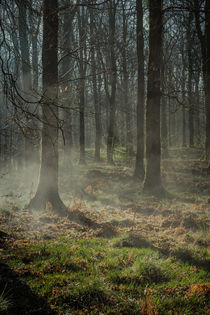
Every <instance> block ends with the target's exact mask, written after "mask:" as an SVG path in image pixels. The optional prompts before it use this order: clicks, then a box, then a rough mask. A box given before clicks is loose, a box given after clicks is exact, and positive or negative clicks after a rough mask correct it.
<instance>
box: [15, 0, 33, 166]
mask: <svg viewBox="0 0 210 315" xmlns="http://www.w3.org/2000/svg"><path fill="white" fill-rule="evenodd" d="M17 6H18V9H19V15H18V24H19V42H20V51H21V65H22V88H23V93H22V94H23V95H22V96H23V98H24V99H25V101H26V102H27V100H28V101H30V99H31V93H32V75H31V65H30V53H29V44H28V36H27V19H26V1H25V0H22V1H20V0H17ZM29 111H30V108H29ZM26 124H27V126H26V128H25V145H24V159H25V167H26V168H27V167H28V166H29V165H30V159H31V152H32V143H31V139H30V138H31V128H30V124H31V121H27V122H26Z"/></svg>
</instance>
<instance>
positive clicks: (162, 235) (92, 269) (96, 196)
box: [0, 150, 210, 315]
mask: <svg viewBox="0 0 210 315" xmlns="http://www.w3.org/2000/svg"><path fill="white" fill-rule="evenodd" d="M188 151H189V150H186V151H184V153H185V158H184V161H183V159H181V158H180V157H179V158H177V157H176V156H175V154H176V150H171V151H170V156H171V158H170V159H167V160H164V161H163V175H164V176H163V182H164V185H165V187H167V189H168V190H169V192H170V193H171V194H173V197H172V198H170V199H161V200H158V199H157V198H155V197H149V196H146V197H145V196H143V195H142V194H141V183H139V182H138V181H136V180H134V179H133V177H132V172H133V170H132V168H129V167H127V166H126V165H127V164H126V163H127V161H126V155H125V154H124V153H123V154H122V155H120V152H117V153H116V156H115V158H117V159H118V160H117V163H116V164H117V165H116V166H107V165H106V164H104V163H102V164H98V165H95V164H94V163H93V162H92V161H91V163H89V164H88V167H87V166H85V167H82V166H75V168H74V169H73V170H72V172H71V176H68V175H67V174H66V173H65V169H63V170H62V169H61V174H62V176H61V178H60V188H61V191H62V198H63V199H64V200H65V202H66V204H67V205H69V206H70V207H71V209H73V211H75V213H82V214H83V215H84V216H86V217H87V218H89V219H90V220H91V221H89V222H90V224H89V225H85V224H84V222H82V221H81V222H79V221H77V222H73V221H71V220H69V219H68V218H58V217H56V216H55V215H54V214H53V213H51V212H50V210H49V211H46V212H45V213H31V212H29V211H27V210H22V206H21V204H22V203H23V202H25V201H26V195H27V194H29V192H27V190H26V189H27V186H24V187H23V188H19V190H18V193H19V194H20V195H23V198H22V199H21V198H20V197H19V195H18V196H17V197H15V196H16V194H14V196H13V199H12V198H11V196H9V197H8V198H9V202H11V203H12V202H13V205H12V204H11V205H10V206H8V207H6V208H5V207H2V210H1V212H0V220H1V230H2V231H4V232H1V233H0V255H1V264H0V272H1V278H0V313H3V314H8V315H9V314H28V313H29V314H30V313H33V314H39V315H40V314H43V315H44V314H65V315H67V314H100V313H101V314H143V315H144V314H163V315H165V314H166V315H167V314H168V315H169V314H192V315H194V314H202V315H203V314H209V312H210V304H209V293H210V284H209V283H210V281H209V280H210V279H209V269H210V268H209V262H210V257H209V250H208V246H209V243H208V238H209V221H208V212H209V210H210V204H209V203H208V196H207V194H206V190H207V189H210V178H209V175H206V174H205V173H202V172H200V170H201V169H202V167H203V162H202V161H199V160H198V159H197V154H198V153H197V151H195V152H188ZM91 154H92V151H91V150H90V152H89V155H90V156H91ZM182 154H183V152H182ZM130 161H131V160H130ZM192 170H193V171H192ZM198 173H199V175H198ZM198 183H199V185H198ZM6 184H7V183H6V182H5V189H6V187H7V185H6ZM13 185H15V181H14V182H13ZM21 187H22V186H21ZM21 189H23V190H21ZM30 189H31V184H30V185H29V188H28V190H30ZM14 190H15V187H14ZM4 198H6V197H4ZM15 198H19V199H20V200H19V204H18V203H17V202H16V199H15ZM5 200H6V199H5ZM5 209H6V210H5ZM91 222H95V225H91Z"/></svg>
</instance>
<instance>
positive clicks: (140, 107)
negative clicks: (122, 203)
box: [134, 0, 144, 179]
mask: <svg viewBox="0 0 210 315" xmlns="http://www.w3.org/2000/svg"><path fill="white" fill-rule="evenodd" d="M136 10H137V27H136V33H137V58H138V91H137V152H136V165H135V171H134V175H135V176H136V177H140V178H142V179H143V178H144V35H143V9H142V1H141V0H136Z"/></svg>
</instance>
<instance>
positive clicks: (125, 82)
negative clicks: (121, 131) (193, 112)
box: [122, 3, 133, 155]
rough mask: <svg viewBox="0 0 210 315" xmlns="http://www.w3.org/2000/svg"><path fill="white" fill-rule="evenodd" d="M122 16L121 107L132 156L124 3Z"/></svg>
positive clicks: (126, 29) (127, 146)
mask: <svg viewBox="0 0 210 315" xmlns="http://www.w3.org/2000/svg"><path fill="white" fill-rule="evenodd" d="M122 16H123V48H122V72H123V103H124V104H123V105H124V109H125V122H126V151H127V152H128V154H129V155H132V154H133V136H132V132H131V115H132V111H131V106H130V104H129V98H128V95H129V88H128V70H127V31H128V25H127V17H126V12H125V3H122Z"/></svg>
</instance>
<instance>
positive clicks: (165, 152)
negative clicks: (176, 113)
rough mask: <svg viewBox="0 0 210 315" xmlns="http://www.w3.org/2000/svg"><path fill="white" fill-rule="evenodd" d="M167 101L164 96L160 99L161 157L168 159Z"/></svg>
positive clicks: (163, 74)
mask: <svg viewBox="0 0 210 315" xmlns="http://www.w3.org/2000/svg"><path fill="white" fill-rule="evenodd" d="M165 72H166V71H165V60H163V59H162V64H161V78H162V80H161V81H162V90H163V91H165V89H166V87H165V86H164V83H163V82H164V80H163V79H164V76H166V73H165ZM166 108H167V100H166V97H165V96H164V95H162V97H161V151H162V157H164V158H168V126H167V116H166Z"/></svg>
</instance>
